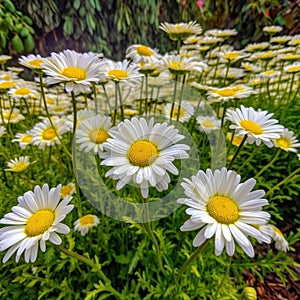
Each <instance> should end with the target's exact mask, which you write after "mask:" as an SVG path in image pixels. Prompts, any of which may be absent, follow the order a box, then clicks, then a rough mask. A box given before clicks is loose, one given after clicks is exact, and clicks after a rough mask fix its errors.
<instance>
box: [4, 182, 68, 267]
mask: <svg viewBox="0 0 300 300" xmlns="http://www.w3.org/2000/svg"><path fill="white" fill-rule="evenodd" d="M60 189H61V185H58V186H57V187H56V188H52V189H50V190H49V187H48V185H47V184H44V185H43V187H42V188H41V187H40V186H35V188H34V191H33V192H32V191H28V192H26V193H25V194H24V195H23V196H20V197H18V205H16V206H14V207H13V208H12V212H10V213H8V214H6V215H5V216H4V217H3V218H2V219H1V220H0V224H5V225H8V226H5V227H3V228H1V229H0V251H4V250H6V249H8V248H9V250H8V251H7V252H6V254H5V255H4V257H3V260H2V261H3V263H6V262H7V261H8V260H9V258H10V257H11V256H12V255H13V254H14V253H15V252H17V253H16V262H18V261H19V259H20V257H21V255H22V254H23V252H24V257H25V261H26V262H27V263H28V262H35V261H36V258H37V254H38V248H39V246H40V249H41V251H42V252H45V251H46V241H47V240H49V241H50V242H51V243H53V244H55V245H60V244H61V242H62V240H61V238H60V237H59V236H58V234H57V233H61V234H67V233H69V231H70V229H69V227H68V226H66V225H65V224H62V223H60V222H61V221H63V220H64V219H65V217H66V215H67V214H68V213H69V212H70V211H71V210H72V209H73V205H68V204H69V202H70V201H71V199H72V198H71V197H66V198H64V199H63V200H62V201H61V202H60V203H59V200H60Z"/></svg>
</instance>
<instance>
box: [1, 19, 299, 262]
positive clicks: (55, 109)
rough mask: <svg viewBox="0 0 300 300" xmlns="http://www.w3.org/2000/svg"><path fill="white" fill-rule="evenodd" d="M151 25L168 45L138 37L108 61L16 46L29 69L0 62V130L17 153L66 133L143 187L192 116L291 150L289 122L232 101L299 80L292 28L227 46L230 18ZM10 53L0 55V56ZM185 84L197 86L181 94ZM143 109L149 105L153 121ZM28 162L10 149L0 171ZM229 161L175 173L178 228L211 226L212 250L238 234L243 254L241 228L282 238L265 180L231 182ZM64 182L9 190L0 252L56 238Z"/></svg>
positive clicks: (173, 154) (266, 238)
mask: <svg viewBox="0 0 300 300" xmlns="http://www.w3.org/2000/svg"><path fill="white" fill-rule="evenodd" d="M160 29H161V30H163V31H165V32H166V33H167V34H168V35H169V37H170V39H172V40H174V41H176V42H177V50H176V51H175V52H170V53H167V54H164V55H162V54H160V53H159V51H158V50H157V49H152V48H151V47H149V46H146V45H141V44H137V45H131V46H130V47H128V49H127V51H126V58H125V59H124V60H123V61H119V62H115V61H113V60H110V59H108V58H105V57H103V55H102V54H97V53H92V52H88V53H77V52H75V51H73V50H65V51H62V52H60V53H52V54H51V55H50V56H49V57H41V56H40V55H34V54H30V55H28V56H22V57H21V58H20V59H19V63H20V65H22V66H24V67H27V68H29V69H31V70H32V71H33V74H34V76H36V78H35V80H34V81H30V82H29V81H25V80H23V79H21V76H20V73H21V72H22V70H23V69H22V68H7V70H3V71H1V72H0V92H1V99H0V102H1V105H0V124H1V126H0V138H1V140H3V141H4V143H7V144H10V143H18V151H16V152H18V153H22V152H24V151H25V150H27V149H28V148H30V149H32V147H35V150H36V151H40V152H39V153H41V155H43V151H45V150H46V149H49V148H51V147H59V146H62V145H70V139H71V142H73V143H75V145H77V146H78V149H79V151H81V152H83V153H92V154H93V155H96V156H97V157H98V159H99V160H100V165H101V166H106V167H109V170H108V171H107V172H106V174H105V176H106V177H110V178H111V179H112V180H114V181H116V189H117V190H121V189H122V188H123V187H124V186H126V185H128V184H133V185H135V186H137V187H138V188H139V191H140V194H141V197H143V198H144V199H147V197H148V196H149V190H150V188H155V189H156V190H158V191H159V192H160V191H165V190H168V188H169V187H170V186H171V185H172V182H171V176H170V174H172V175H175V176H176V175H178V174H179V172H180V170H178V168H177V167H176V164H175V163H174V162H175V161H176V160H182V159H189V150H190V147H189V145H188V143H187V137H186V136H184V135H183V134H181V133H180V132H179V130H178V128H177V127H176V126H177V122H180V123H182V124H183V125H184V126H186V127H187V128H191V127H192V128H194V127H195V126H194V125H195V124H197V126H196V128H197V130H198V131H199V134H209V133H210V132H212V131H214V132H222V130H223V128H224V127H225V126H224V125H225V124H228V125H229V129H230V130H231V131H230V132H228V136H227V138H228V139H229V142H230V143H232V144H233V145H236V146H238V147H241V146H242V145H243V144H244V143H248V144H255V145H257V146H259V145H260V144H264V145H266V146H267V147H269V148H271V147H278V148H280V149H283V150H284V151H291V152H294V153H297V147H299V146H300V143H299V142H298V140H297V137H296V136H295V134H294V132H293V131H291V130H289V129H287V128H285V127H284V126H283V125H281V124H279V122H278V120H276V119H273V118H272V117H273V114H272V113H269V112H268V111H267V110H260V109H258V110H256V109H254V107H245V106H244V105H242V104H241V105H240V104H239V102H242V101H243V100H245V99H249V98H251V99H253V103H257V102H258V101H259V100H260V99H261V98H260V97H261V95H264V97H266V101H270V102H271V104H272V105H282V104H284V105H288V104H292V103H293V101H294V98H295V95H296V93H297V91H298V84H299V83H298V84H295V82H296V81H297V80H299V78H298V77H297V78H296V77H295V76H296V74H298V73H299V72H300V53H299V50H298V45H299V44H300V36H278V37H276V36H275V35H276V34H277V33H279V32H280V31H281V29H282V28H280V27H276V26H270V27H265V28H264V31H265V32H266V33H267V34H269V35H270V40H269V42H263V43H258V44H251V45H247V46H246V47H245V49H242V50H235V49H233V48H232V47H231V46H228V45H226V43H225V42H226V40H227V39H228V38H229V37H230V36H232V35H236V34H237V31H236V30H234V29H231V30H215V29H214V30H207V31H206V32H204V34H203V33H202V28H201V26H200V25H199V24H197V23H196V22H189V23H179V24H169V23H164V24H162V25H161V26H160ZM9 59H10V57H7V56H2V57H0V62H1V64H2V65H3V64H5V63H6V62H7V61H8V60H9ZM296 79H297V80H296ZM174 80H175V81H174ZM170 83H171V84H170ZM179 83H180V86H179ZM185 86H189V87H190V88H192V89H195V90H196V92H197V94H198V95H199V96H198V97H195V99H188V98H184V97H185V94H184V91H183V89H184V87H185ZM200 95H201V96H200ZM207 107H209V109H207ZM200 112H201V113H200ZM151 115H160V117H162V118H163V121H159V122H157V121H156V119H155V118H154V117H151ZM191 124H192V126H190V125H191ZM20 129H23V131H22V132H21V131H18V132H15V131H16V130H20ZM179 142H180V143H179ZM4 145H5V144H4ZM2 147H3V146H2ZM7 149H14V148H12V147H7ZM5 151H6V150H5ZM5 151H4V152H5ZM26 153H28V152H26ZM9 156H15V155H14V153H7V157H9ZM30 164H31V162H30V157H29V156H25V155H21V156H18V157H13V158H12V159H11V160H9V161H7V167H8V168H6V169H5V170H4V172H15V173H21V172H24V171H25V170H27V169H28V168H29V167H30ZM35 164H36V165H37V164H39V161H35ZM232 164H233V160H232V161H231V163H230V167H228V168H225V167H224V168H222V169H216V170H211V169H207V170H199V172H198V173H197V174H191V177H190V178H185V179H184V180H183V182H182V188H183V189H184V193H185V195H186V198H182V199H179V200H178V203H181V204H184V205H187V206H188V208H187V210H186V213H187V214H188V215H189V216H190V218H189V219H188V220H187V221H185V223H184V224H183V225H182V226H181V228H180V229H181V230H182V231H191V230H199V232H198V233H197V235H196V237H195V238H194V241H193V245H194V246H195V247H199V246H201V245H202V244H203V243H204V242H205V241H206V240H209V239H212V238H213V237H214V240H215V254H216V255H220V254H221V253H222V252H223V250H224V249H225V250H226V252H227V254H228V255H230V256H232V255H233V254H234V253H235V245H236V243H237V244H238V245H239V246H240V248H241V249H242V250H243V251H244V252H245V253H246V254H247V255H248V256H250V257H253V256H254V249H253V245H252V238H254V239H256V240H257V241H258V242H265V243H270V242H271V240H274V241H275V246H276V248H278V249H280V250H284V251H286V250H287V249H288V244H287V242H286V240H285V239H284V237H283V235H282V234H281V232H280V230H279V229H278V228H276V227H275V226H274V225H272V224H271V223H269V221H270V215H269V214H268V213H267V212H265V211H263V210H262V209H263V207H265V206H266V205H268V201H267V200H266V199H264V198H263V197H264V194H265V192H264V191H262V190H256V191H253V188H254V186H255V184H256V180H255V179H253V178H251V179H248V180H246V181H245V182H243V183H241V176H240V175H239V174H237V173H236V172H234V171H233V170H231V167H232ZM74 191H75V186H74V184H73V183H69V185H66V186H63V187H62V186H61V185H58V186H57V187H56V188H51V189H50V188H49V187H48V185H47V184H44V185H42V187H40V186H35V187H34V190H33V191H28V192H26V193H25V194H24V195H23V196H20V197H19V198H18V204H17V205H16V206H14V207H12V211H11V212H10V213H7V214H6V215H5V216H4V217H3V218H2V219H1V220H0V224H4V225H5V226H4V227H2V228H1V229H0V251H4V250H7V252H6V254H5V256H4V258H3V262H6V261H7V260H8V259H9V258H10V257H11V256H12V255H13V254H14V253H16V261H18V260H19V259H20V257H21V255H22V254H23V253H24V256H25V261H26V262H29V261H31V262H34V261H35V260H36V258H37V253H38V248H40V250H41V251H42V252H44V251H45V250H46V244H45V242H46V241H47V240H49V241H50V242H51V243H53V244H55V245H59V244H60V243H61V242H62V240H61V238H60V237H59V235H58V234H66V233H68V232H69V231H70V229H69V227H68V226H66V225H65V224H63V223H62V221H63V220H64V219H65V217H66V215H67V214H68V213H70V212H71V210H72V209H73V205H72V204H69V203H70V201H71V199H72V195H73V194H74ZM61 199H62V200H61ZM98 224H99V219H98V217H97V216H95V215H92V214H88V215H85V216H80V218H79V219H77V220H76V221H75V222H74V230H78V231H80V233H81V234H82V235H85V234H87V233H88V232H89V230H90V229H91V228H92V227H93V226H97V225H98Z"/></svg>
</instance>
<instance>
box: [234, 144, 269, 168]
mask: <svg viewBox="0 0 300 300" xmlns="http://www.w3.org/2000/svg"><path fill="white" fill-rule="evenodd" d="M262 145H263V144H260V145H259V146H258V147H256V148H255V149H254V150H253V151H252V153H251V154H250V155H249V156H248V158H247V159H246V160H245V161H244V163H243V164H242V165H241V166H240V167H239V168H238V170H237V171H236V172H237V173H239V171H240V170H242V169H243V168H244V167H245V166H246V165H247V164H248V162H249V161H250V160H251V159H252V158H253V157H254V156H255V155H256V153H257V152H258V151H259V149H260V148H261V146H262Z"/></svg>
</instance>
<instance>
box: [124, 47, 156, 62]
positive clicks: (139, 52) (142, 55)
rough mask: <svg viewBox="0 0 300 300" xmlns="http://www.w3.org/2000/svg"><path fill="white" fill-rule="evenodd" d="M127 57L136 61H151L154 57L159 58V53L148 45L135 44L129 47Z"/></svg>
mask: <svg viewBox="0 0 300 300" xmlns="http://www.w3.org/2000/svg"><path fill="white" fill-rule="evenodd" d="M126 57H127V58H130V59H132V60H133V62H134V63H136V64H138V63H140V62H144V63H146V62H149V61H151V60H152V59H153V58H159V55H158V53H157V52H156V51H155V50H153V49H151V48H150V47H148V46H145V45H140V44H134V45H131V46H129V47H128V48H127V50H126Z"/></svg>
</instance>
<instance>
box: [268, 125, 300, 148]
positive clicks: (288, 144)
mask: <svg viewBox="0 0 300 300" xmlns="http://www.w3.org/2000/svg"><path fill="white" fill-rule="evenodd" d="M272 141H273V143H274V146H275V147H277V148H281V149H282V150H284V151H290V152H295V153H296V152H297V149H296V148H298V147H300V143H299V141H298V140H297V138H296V137H295V136H294V132H293V131H290V130H288V129H287V128H284V130H283V132H282V134H281V135H280V137H279V138H278V139H273V140H272Z"/></svg>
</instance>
